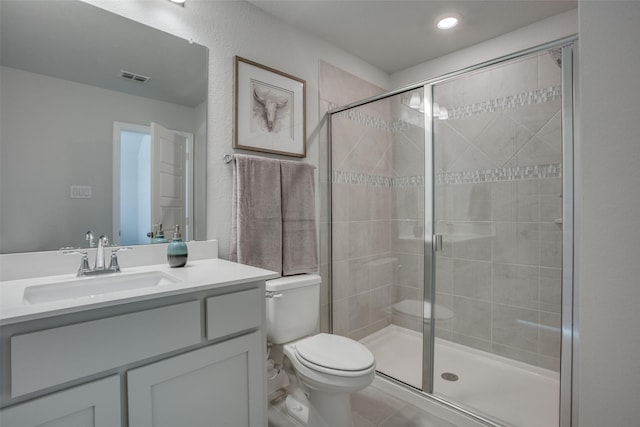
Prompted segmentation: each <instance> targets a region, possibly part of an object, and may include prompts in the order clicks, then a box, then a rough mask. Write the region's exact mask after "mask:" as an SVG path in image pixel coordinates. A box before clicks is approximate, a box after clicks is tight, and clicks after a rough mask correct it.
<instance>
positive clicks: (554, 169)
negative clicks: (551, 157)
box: [436, 163, 562, 184]
mask: <svg viewBox="0 0 640 427" xmlns="http://www.w3.org/2000/svg"><path fill="white" fill-rule="evenodd" d="M561 176H562V165H561V164H560V163H553V164H548V165H532V166H515V167H505V168H496V169H485V170H475V171H460V172H443V173H439V174H437V175H436V184H469V183H480V182H500V181H522V180H526V179H539V178H557V177H561Z"/></svg>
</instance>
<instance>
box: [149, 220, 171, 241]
mask: <svg viewBox="0 0 640 427" xmlns="http://www.w3.org/2000/svg"><path fill="white" fill-rule="evenodd" d="M151 243H169V241H168V240H167V239H165V237H164V230H163V229H162V224H159V225H158V231H156V234H155V235H153V236H152V237H151Z"/></svg>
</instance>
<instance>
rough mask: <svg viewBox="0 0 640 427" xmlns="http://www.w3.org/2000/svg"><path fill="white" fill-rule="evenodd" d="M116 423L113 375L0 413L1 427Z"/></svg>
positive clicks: (116, 392) (116, 390)
mask: <svg viewBox="0 0 640 427" xmlns="http://www.w3.org/2000/svg"><path fill="white" fill-rule="evenodd" d="M120 421H121V414H120V377H119V376H117V375H114V376H112V377H109V378H105V379H103V380H99V381H94V382H92V383H89V384H84V385H81V386H78V387H74V388H71V389H68V390H64V391H60V392H57V393H52V394H50V395H48V396H44V397H40V398H37V399H33V400H30V401H28V402H25V403H20V404H18V405H15V406H11V407H9V408H5V409H3V410H1V411H0V425H2V427H35V426H38V427H114V426H119V425H120Z"/></svg>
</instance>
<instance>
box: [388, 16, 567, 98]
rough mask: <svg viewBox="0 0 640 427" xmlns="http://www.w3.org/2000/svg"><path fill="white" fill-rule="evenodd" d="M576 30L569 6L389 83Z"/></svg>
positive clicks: (400, 83)
mask: <svg viewBox="0 0 640 427" xmlns="http://www.w3.org/2000/svg"><path fill="white" fill-rule="evenodd" d="M577 32H578V11H577V9H573V10H569V11H567V12H564V13H561V14H559V15H555V16H552V17H550V18H547V19H543V20H542V21H538V22H536V23H533V24H531V25H527V26H526V27H522V28H520V29H518V30H515V31H512V32H510V33H507V34H503V35H502V36H498V37H496V38H493V39H491V40H487V41H486V42H482V43H478V44H477V45H473V46H471V47H468V48H466V49H461V50H458V51H456V52H454V53H451V54H449V55H444V56H441V57H439V58H436V59H434V60H432V61H427V62H424V63H422V64H418V65H415V66H413V67H411V68H407V69H406V70H402V71H399V72H397V73H394V74H392V75H391V86H392V87H393V88H399V87H403V86H407V85H411V84H413V83H417V82H421V81H423V80H428V79H432V78H435V77H438V76H442V75H444V74H447V73H451V72H454V71H457V70H462V69H464V68H467V67H470V66H472V65H476V64H480V63H482V62H485V61H489V60H492V59H495V58H500V57H502V56H505V55H508V54H512V53H515V52H518V51H521V50H525V49H528V48H532V47H535V46H538V45H541V44H544V43H548V42H551V41H554V40H559V39H562V38H564V37H568V36H571V35H574V34H576V33H577Z"/></svg>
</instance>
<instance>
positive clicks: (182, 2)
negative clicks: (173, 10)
mask: <svg viewBox="0 0 640 427" xmlns="http://www.w3.org/2000/svg"><path fill="white" fill-rule="evenodd" d="M169 1H170V2H171V3H177V4H181V5H183V6H184V4H185V3H186V2H187V0H169Z"/></svg>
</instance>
